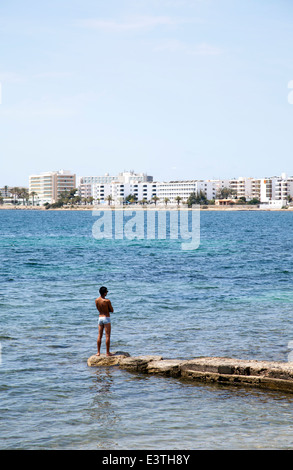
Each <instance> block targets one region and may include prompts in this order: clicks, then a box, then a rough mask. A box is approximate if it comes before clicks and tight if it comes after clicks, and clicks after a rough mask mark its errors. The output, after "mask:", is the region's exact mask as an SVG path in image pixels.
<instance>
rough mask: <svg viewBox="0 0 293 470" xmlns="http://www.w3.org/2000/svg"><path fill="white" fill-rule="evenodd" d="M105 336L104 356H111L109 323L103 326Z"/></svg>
mask: <svg viewBox="0 0 293 470" xmlns="http://www.w3.org/2000/svg"><path fill="white" fill-rule="evenodd" d="M105 335H106V355H107V356H113V354H111V353H110V336H111V323H107V324H106V325H105Z"/></svg>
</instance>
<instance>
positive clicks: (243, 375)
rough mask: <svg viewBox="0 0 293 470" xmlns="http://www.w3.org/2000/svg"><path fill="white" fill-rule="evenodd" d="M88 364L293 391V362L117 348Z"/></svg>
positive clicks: (196, 379)
mask: <svg viewBox="0 0 293 470" xmlns="http://www.w3.org/2000/svg"><path fill="white" fill-rule="evenodd" d="M88 365H89V366H91V367H92V366H114V365H115V366H119V367H120V368H121V369H125V370H129V371H133V372H142V373H147V374H158V375H164V376H166V377H177V378H179V377H180V378H182V379H186V380H192V381H200V382H205V383H218V384H227V385H238V386H239V385H245V386H251V387H258V388H264V389H271V390H279V391H285V392H291V393H293V362H272V361H256V360H245V359H233V358H225V357H200V358H194V359H190V360H182V359H164V358H163V357H162V356H152V355H145V356H130V354H129V353H127V352H123V351H117V352H116V353H114V355H113V356H110V357H108V356H106V355H104V354H101V355H100V356H96V355H93V356H91V357H90V358H89V359H88Z"/></svg>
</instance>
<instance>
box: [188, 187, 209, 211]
mask: <svg viewBox="0 0 293 470" xmlns="http://www.w3.org/2000/svg"><path fill="white" fill-rule="evenodd" d="M187 204H188V207H191V206H193V205H194V204H203V205H207V204H208V200H207V197H206V195H205V193H204V192H203V191H202V190H200V191H199V192H197V193H195V192H193V193H191V194H190V196H189V198H188V199H187Z"/></svg>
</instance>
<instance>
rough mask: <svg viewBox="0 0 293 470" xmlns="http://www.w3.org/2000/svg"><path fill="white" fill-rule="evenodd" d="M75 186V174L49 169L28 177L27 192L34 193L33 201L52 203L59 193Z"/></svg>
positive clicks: (41, 203)
mask: <svg viewBox="0 0 293 470" xmlns="http://www.w3.org/2000/svg"><path fill="white" fill-rule="evenodd" d="M74 188H76V175H75V174H73V173H71V172H70V171H67V170H60V171H51V172H47V173H41V174H39V175H31V176H30V177H29V192H30V193H32V192H34V193H36V196H35V202H37V203H38V204H40V205H43V204H45V203H47V202H48V203H49V204H52V203H54V202H56V201H57V199H58V198H59V196H60V194H61V193H63V192H64V191H70V190H72V189H74Z"/></svg>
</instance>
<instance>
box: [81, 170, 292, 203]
mask: <svg viewBox="0 0 293 470" xmlns="http://www.w3.org/2000/svg"><path fill="white" fill-rule="evenodd" d="M223 188H230V189H233V190H234V195H233V197H234V198H235V199H239V198H241V197H245V198H246V200H247V201H249V200H251V199H253V198H256V199H258V200H259V201H260V202H261V203H266V204H272V203H276V204H279V205H284V204H285V203H286V201H287V199H288V196H291V197H293V177H287V175H286V174H284V173H283V174H282V175H281V176H280V177H276V176H274V177H269V178H251V177H239V178H237V179H235V178H234V179H223V180H221V179H218V180H216V179H213V180H185V181H169V182H154V181H153V177H152V176H148V175H146V174H145V173H134V172H133V171H130V172H124V173H119V174H118V176H109V175H108V174H106V175H104V176H87V177H86V176H83V177H81V178H79V184H78V190H79V195H80V196H81V197H83V198H84V197H90V196H92V197H93V198H94V202H95V203H98V204H105V203H108V199H107V198H108V197H109V196H111V201H112V204H121V203H122V202H123V201H124V200H125V198H126V197H127V196H129V195H130V194H131V195H134V196H136V200H137V201H142V200H145V201H151V200H152V199H153V197H154V196H156V197H157V198H158V202H157V204H159V205H161V204H165V199H166V198H167V199H168V200H169V202H168V204H177V199H176V198H177V197H178V196H179V197H180V198H181V201H180V202H181V203H184V202H186V201H187V199H188V197H189V196H190V194H191V193H195V194H197V193H199V192H200V191H202V192H203V193H204V194H205V196H206V198H207V199H208V200H212V199H217V197H218V192H219V190H220V189H223Z"/></svg>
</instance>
